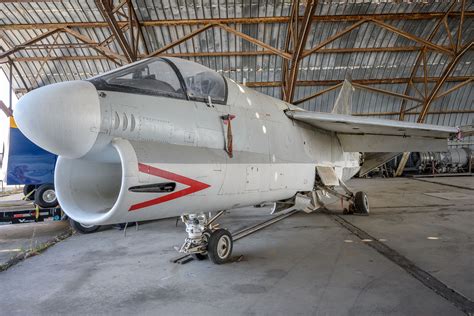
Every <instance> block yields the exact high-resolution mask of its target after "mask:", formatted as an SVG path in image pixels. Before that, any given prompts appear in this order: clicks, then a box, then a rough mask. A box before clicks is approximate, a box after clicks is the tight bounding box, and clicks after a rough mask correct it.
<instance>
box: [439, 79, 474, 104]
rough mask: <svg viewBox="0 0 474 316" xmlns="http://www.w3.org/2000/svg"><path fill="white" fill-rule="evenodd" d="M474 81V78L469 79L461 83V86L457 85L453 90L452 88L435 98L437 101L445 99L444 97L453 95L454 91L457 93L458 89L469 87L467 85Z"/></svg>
mask: <svg viewBox="0 0 474 316" xmlns="http://www.w3.org/2000/svg"><path fill="white" fill-rule="evenodd" d="M473 81H474V78H469V79H467V80H466V81H463V82H461V83H460V84H457V85H455V86H454V87H452V88H450V89H448V90H446V91H444V92H443V93H440V94H438V95H437V96H436V97H435V100H437V99H440V98H442V97H444V96H447V95H448V94H450V93H452V92H454V91H456V90H458V89H460V88H462V87H464V86H465V85H467V84H469V83H471V82H473Z"/></svg>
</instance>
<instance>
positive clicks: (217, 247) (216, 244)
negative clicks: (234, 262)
mask: <svg viewBox="0 0 474 316" xmlns="http://www.w3.org/2000/svg"><path fill="white" fill-rule="evenodd" d="M233 243H234V242H233V241H232V235H231V234H230V233H229V232H228V231H227V230H225V229H218V230H216V231H214V232H213V233H212V234H211V237H210V238H209V244H208V245H207V253H208V256H209V259H211V261H212V262H213V263H215V264H223V263H226V262H227V261H229V259H230V257H231V255H232V248H233Z"/></svg>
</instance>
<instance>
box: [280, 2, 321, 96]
mask: <svg viewBox="0 0 474 316" xmlns="http://www.w3.org/2000/svg"><path fill="white" fill-rule="evenodd" d="M316 3H317V2H316V1H314V0H308V1H307V2H306V8H305V12H304V16H303V21H302V25H301V28H300V27H299V26H298V23H297V24H296V29H295V31H296V32H295V33H296V34H297V36H295V37H294V42H293V47H294V51H293V54H292V56H291V68H290V73H289V77H288V79H287V80H285V89H284V90H285V101H286V102H290V103H291V102H292V101H293V96H294V93H295V85H296V80H297V77H298V70H299V63H300V60H301V58H302V54H303V50H304V48H305V46H306V42H307V39H308V34H309V30H310V28H311V17H313V16H314V11H315V10H316ZM295 11H296V12H298V8H297V9H296V10H295Z"/></svg>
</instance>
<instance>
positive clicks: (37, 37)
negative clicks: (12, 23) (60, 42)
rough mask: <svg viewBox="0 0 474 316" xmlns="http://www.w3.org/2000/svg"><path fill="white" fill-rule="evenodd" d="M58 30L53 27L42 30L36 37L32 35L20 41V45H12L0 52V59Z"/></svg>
mask: <svg viewBox="0 0 474 316" xmlns="http://www.w3.org/2000/svg"><path fill="white" fill-rule="evenodd" d="M58 31H60V29H53V30H51V31H47V32H44V33H42V34H40V35H38V36H36V37H33V38H32V39H30V40H28V41H26V42H24V43H21V44H20V45H17V46H14V47H12V48H11V49H9V50H7V51H5V52H3V53H0V60H1V59H4V58H6V57H8V56H10V55H11V54H14V53H16V52H18V51H19V50H21V49H22V48H23V47H25V46H29V45H31V44H34V43H36V42H39V41H41V40H43V39H45V38H46V37H49V36H51V35H53V34H56V33H57V32H58Z"/></svg>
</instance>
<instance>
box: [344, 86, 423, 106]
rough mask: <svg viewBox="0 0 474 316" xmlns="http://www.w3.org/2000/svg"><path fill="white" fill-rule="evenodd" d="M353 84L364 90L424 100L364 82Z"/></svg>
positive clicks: (412, 99)
mask: <svg viewBox="0 0 474 316" xmlns="http://www.w3.org/2000/svg"><path fill="white" fill-rule="evenodd" d="M352 85H353V86H354V87H356V88H359V89H364V90H368V91H372V92H376V93H381V94H386V95H389V96H392V97H397V98H402V99H406V100H411V101H415V102H420V103H421V102H423V100H420V99H418V98H415V97H412V96H409V95H405V94H400V93H396V92H393V91H388V90H383V89H379V88H374V87H369V86H367V85H363V84H360V83H357V82H353V83H352Z"/></svg>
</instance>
